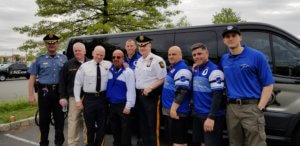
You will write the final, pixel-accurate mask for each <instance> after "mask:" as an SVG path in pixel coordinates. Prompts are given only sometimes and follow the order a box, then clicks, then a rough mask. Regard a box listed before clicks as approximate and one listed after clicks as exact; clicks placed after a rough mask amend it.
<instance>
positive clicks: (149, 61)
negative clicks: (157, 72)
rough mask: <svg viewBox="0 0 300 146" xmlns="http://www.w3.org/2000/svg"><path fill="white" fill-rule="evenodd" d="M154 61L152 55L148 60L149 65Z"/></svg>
mask: <svg viewBox="0 0 300 146" xmlns="http://www.w3.org/2000/svg"><path fill="white" fill-rule="evenodd" d="M152 61H153V57H151V58H150V59H149V60H147V67H150V66H151V63H152Z"/></svg>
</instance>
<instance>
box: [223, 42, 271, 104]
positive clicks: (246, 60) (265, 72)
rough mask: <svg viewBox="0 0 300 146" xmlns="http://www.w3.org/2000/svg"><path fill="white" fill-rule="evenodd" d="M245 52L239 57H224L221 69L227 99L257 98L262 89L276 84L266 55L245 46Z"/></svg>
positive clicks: (229, 54)
mask: <svg viewBox="0 0 300 146" xmlns="http://www.w3.org/2000/svg"><path fill="white" fill-rule="evenodd" d="M243 47H244V50H243V51H242V53H241V54H239V55H237V56H233V55H231V53H230V52H229V53H226V54H224V55H223V57H222V59H221V62H220V68H221V69H222V70H223V72H224V75H225V83H226V89H227V97H228V98H230V99H237V98H241V99H245V98H256V99H259V98H260V96H261V92H262V89H263V88H264V87H266V86H268V85H270V84H273V83H274V79H273V77H272V71H271V69H270V66H269V64H268V61H267V59H266V57H265V55H264V54H263V53H261V52H259V51H257V50H255V49H253V48H250V47H248V46H246V45H243Z"/></svg>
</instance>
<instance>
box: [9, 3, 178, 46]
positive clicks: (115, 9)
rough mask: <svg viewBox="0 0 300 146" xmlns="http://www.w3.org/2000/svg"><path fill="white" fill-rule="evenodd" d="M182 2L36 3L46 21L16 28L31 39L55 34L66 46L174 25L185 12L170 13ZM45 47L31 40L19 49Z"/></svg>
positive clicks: (175, 11)
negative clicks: (76, 40)
mask: <svg viewBox="0 0 300 146" xmlns="http://www.w3.org/2000/svg"><path fill="white" fill-rule="evenodd" d="M179 2H180V0H36V4H37V5H38V7H39V8H38V11H37V13H36V15H37V16H40V17H44V18H46V19H43V20H41V21H40V22H38V23H34V24H33V25H32V26H28V25H26V26H23V27H14V30H15V31H18V32H19V33H21V34H27V35H28V36H29V37H40V36H44V35H45V34H47V33H49V32H52V33H55V34H58V35H59V36H60V37H61V41H62V42H64V41H65V40H67V39H68V38H70V37H72V36H78V35H92V34H106V33H116V32H126V31H136V30H145V29H156V28H161V27H165V26H167V24H170V23H171V20H170V17H171V16H175V15H177V14H179V13H181V11H178V10H173V11H171V10H167V8H168V7H169V6H171V5H177V4H179ZM43 47H44V46H43V43H42V42H41V41H36V40H32V39H30V40H27V41H26V42H24V43H23V45H22V46H20V47H19V49H20V50H24V51H26V50H27V49H29V48H39V49H41V48H43Z"/></svg>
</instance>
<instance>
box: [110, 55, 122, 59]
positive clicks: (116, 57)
mask: <svg viewBox="0 0 300 146" xmlns="http://www.w3.org/2000/svg"><path fill="white" fill-rule="evenodd" d="M121 58H122V56H113V57H112V59H121Z"/></svg>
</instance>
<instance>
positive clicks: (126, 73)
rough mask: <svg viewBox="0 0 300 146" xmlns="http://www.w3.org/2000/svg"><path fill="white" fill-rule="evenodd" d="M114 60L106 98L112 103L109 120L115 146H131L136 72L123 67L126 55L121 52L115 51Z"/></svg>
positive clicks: (110, 70)
mask: <svg viewBox="0 0 300 146" xmlns="http://www.w3.org/2000/svg"><path fill="white" fill-rule="evenodd" d="M112 59H113V60H112V61H113V65H112V66H111V67H110V69H109V75H108V82H107V92H106V96H107V98H108V101H109V103H110V110H109V111H110V113H109V118H110V124H111V130H112V134H113V137H114V143H113V145H114V146H131V129H132V127H131V126H130V125H131V117H130V113H131V112H130V110H131V108H132V107H134V104H135V99H136V94H135V79H134V72H133V70H131V69H130V68H128V67H127V68H125V67H124V66H123V63H124V54H123V52H122V51H121V50H115V51H114V52H113V56H112Z"/></svg>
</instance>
